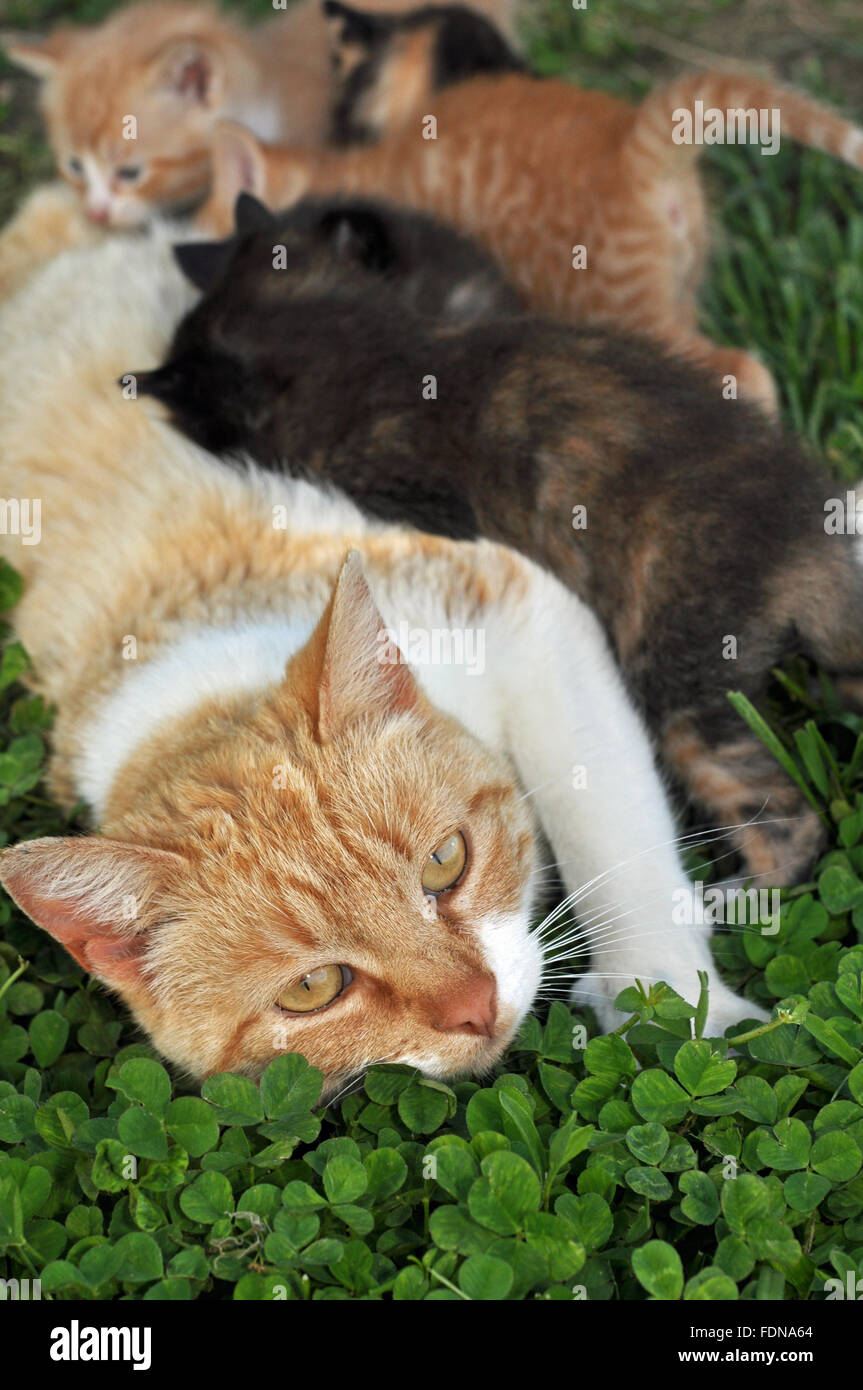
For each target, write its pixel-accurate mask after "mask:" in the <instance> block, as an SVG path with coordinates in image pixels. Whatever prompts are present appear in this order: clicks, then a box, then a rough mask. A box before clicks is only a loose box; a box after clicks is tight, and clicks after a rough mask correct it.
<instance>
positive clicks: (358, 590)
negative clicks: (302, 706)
mask: <svg viewBox="0 0 863 1390" xmlns="http://www.w3.org/2000/svg"><path fill="white" fill-rule="evenodd" d="M288 674H289V678H290V677H293V679H292V680H291V682H290V683H291V685H292V687H293V688H295V689H296V688H297V687H299V690H300V693H301V695H302V697H303V698H304V699H305V700H306V703H307V705H308V706H309V708H310V709H311V710H312V711H313V713H314V714H316V721H317V733H318V737H319V739H320V740H321V742H322V743H330V742H332V740H333V739H335V738H337V737H338V736H339V734H341V733H342V732H343V731H344V730H345V729H347V728H349V727H350V726H351V725H353V724H356V723H359V722H360V721H361V720H368V719H378V720H385V719H388V718H391V717H392V716H393V715H396V714H401V713H404V712H406V711H408V710H411V709H415V708H417V707H418V706H419V705H420V704H421V703H422V695H421V694H420V691H419V688H418V686H417V683H416V681H415V680H414V678H413V676H412V675H411V672H410V668H409V667H408V666H407V665H406V664H405V662H404V658H403V657H402V654H401V652H400V651H399V649H398V647H397V646H396V644H395V642H394V641H393V639H392V636H391V634H390V633H389V632H388V631H387V629H386V627H385V625H384V620H383V618H382V617H381V615H380V613H379V612H378V608H377V605H376V603H375V601H374V599H373V598H372V595H371V590H370V589H369V586H368V584H367V583H366V580H365V576H364V575H363V568H362V564H361V562H360V557H359V554H358V553H357V551H355V550H352V551H351V552H350V553H349V555H348V556H347V559H346V560H345V562H344V564H343V566H342V569H341V573H340V574H339V577H338V580H337V581H336V586H335V588H334V590H333V593H332V597H331V598H330V601H329V603H328V605H327V607H326V610H325V612H324V615H323V617H322V618H321V621H320V623H319V624H318V626H317V628H316V629H315V631H314V633H313V634H312V636H311V637H310V639H309V641H308V643H307V644H306V647H305V648H304V649H303V651H302V652H301V653H300V654H299V657H297V658H294V661H293V662H292V663H291V666H290V667H289V672H288Z"/></svg>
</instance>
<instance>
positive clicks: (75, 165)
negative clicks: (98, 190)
mask: <svg viewBox="0 0 863 1390" xmlns="http://www.w3.org/2000/svg"><path fill="white" fill-rule="evenodd" d="M67 164H68V166H69V173H70V174H83V172H84V165H83V164H82V163H81V161H80V159H78V158H77V157H76V156H75V155H74V154H73V155H70V157H69V159H68V160H67Z"/></svg>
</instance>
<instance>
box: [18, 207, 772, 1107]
mask: <svg viewBox="0 0 863 1390" xmlns="http://www.w3.org/2000/svg"><path fill="white" fill-rule="evenodd" d="M188 300H189V294H188V291H187V289H186V288H185V285H184V282H183V280H182V277H181V275H180V272H179V270H178V269H177V267H176V265H175V264H174V261H173V256H172V254H171V249H170V245H169V243H168V241H167V239H166V237H165V236H164V234H160V233H159V232H158V229H157V231H156V234H155V235H153V236H151V237H149V238H140V239H136V240H135V241H134V242H132V243H129V244H126V243H124V241H123V240H121V239H118V238H107V239H105V240H103V241H102V243H101V244H100V245H99V246H97V247H95V248H85V249H82V250H77V251H76V250H67V251H66V252H64V253H63V254H62V255H60V256H59V257H57V258H56V259H54V260H53V261H52V262H51V263H50V264H49V265H47V266H46V267H45V268H44V269H43V270H42V271H41V272H40V273H39V274H38V275H36V276H34V277H33V279H32V280H31V281H30V283H29V284H28V285H27V286H26V287H25V288H24V289H23V290H21V291H20V292H19V293H18V294H16V295H14V296H13V297H12V298H11V299H9V300H8V301H6V303H5V305H3V306H2V307H0V343H2V344H3V349H2V371H0V490H2V492H3V495H5V496H10V495H12V494H13V493H15V494H21V493H23V494H25V495H27V496H31V497H39V498H40V499H42V504H43V505H42V511H43V535H42V540H41V543H40V544H39V545H38V546H27V545H23V544H21V543H20V540H19V538H18V537H16V536H12V535H8V534H7V535H5V536H3V537H2V540H0V544H2V549H3V553H4V555H6V556H7V557H8V558H9V559H10V560H11V561H12V562H13V563H14V564H16V565H17V566H18V567H19V568H20V569H21V570H22V572H23V574H24V578H25V584H26V587H25V592H24V596H23V598H22V600H21V602H20V604H19V605H18V608H17V610H16V612H15V615H14V622H15V630H16V634H17V635H18V636H19V637H20V638H21V640H22V641H23V642H24V643H25V644H26V646H27V648H28V650H29V653H30V655H31V657H32V659H33V662H34V666H35V670H36V672H37V673H38V681H37V683H38V688H39V689H40V690H41V691H42V693H43V694H44V696H45V698H46V699H47V700H50V701H51V702H52V703H53V704H54V705H56V708H57V716H56V721H55V725H54V731H53V735H52V754H51V761H50V786H51V789H52V791H53V793H54V794H55V795H56V796H58V797H59V798H60V799H61V800H62V801H63V802H64V804H66V805H70V804H72V803H75V802H76V801H78V800H79V799H81V800H83V801H85V802H86V803H87V804H88V805H89V807H90V808H91V812H92V819H93V824H94V827H97V828H98V830H99V832H100V833H98V834H96V835H93V836H83V837H75V838H60V839H39V840H33V841H29V842H26V843H22V844H20V845H17V846H15V847H13V848H11V849H8V850H6V851H5V852H4V854H3V855H2V858H0V877H2V881H3V883H4V884H5V886H6V887H7V889H8V890H9V892H10V893H11V894H12V896H13V897H14V898H15V900H16V901H17V902H18V903H19V904H20V906H21V907H22V908H23V910H24V911H25V912H27V913H28V914H29V915H30V916H31V917H32V918H33V920H34V921H35V922H37V923H39V924H40V925H41V926H42V927H44V928H45V929H46V930H47V931H49V932H51V933H52V934H53V935H54V936H55V937H56V938H57V939H58V940H59V941H61V942H62V943H63V945H64V946H66V947H67V949H69V950H70V951H71V952H72V954H73V955H74V956H75V957H76V959H77V960H78V961H79V962H80V963H81V964H82V965H83V966H84V967H85V968H86V969H87V970H89V971H91V972H92V973H93V974H94V975H95V976H96V977H97V978H98V979H100V980H102V981H103V982H104V983H106V984H107V985H108V986H109V987H110V988H111V989H113V990H115V991H117V992H119V994H120V995H122V997H123V999H124V1000H125V1002H126V1003H127V1005H128V1006H129V1008H130V1009H131V1010H132V1012H133V1014H134V1016H135V1018H136V1019H137V1021H138V1022H139V1024H140V1025H141V1026H142V1027H143V1028H145V1029H146V1030H147V1032H148V1033H149V1035H150V1036H151V1037H152V1039H153V1041H154V1044H155V1045H156V1047H158V1048H159V1050H160V1051H161V1052H162V1053H163V1054H164V1055H165V1056H166V1057H167V1058H169V1059H170V1060H172V1061H173V1062H175V1063H176V1064H177V1065H178V1066H180V1067H182V1068H183V1069H185V1070H186V1071H187V1072H188V1073H190V1074H192V1075H194V1076H198V1077H200V1076H205V1075H207V1074H209V1073H212V1072H216V1071H222V1070H226V1069H230V1070H235V1071H240V1072H245V1073H248V1074H250V1075H256V1074H257V1073H258V1072H260V1070H261V1069H262V1068H263V1067H264V1066H265V1065H266V1064H267V1062H268V1061H269V1060H270V1059H271V1058H272V1057H273V1056H274V1055H276V1054H277V1053H278V1052H280V1051H298V1052H301V1053H303V1054H304V1055H305V1056H306V1057H307V1058H308V1059H309V1061H310V1062H312V1063H313V1064H315V1065H316V1066H319V1067H321V1068H322V1070H323V1072H324V1074H325V1078H326V1088H327V1091H328V1092H332V1091H333V1090H334V1088H336V1087H337V1086H339V1085H341V1084H343V1083H344V1081H345V1079H346V1078H348V1077H350V1076H351V1075H352V1074H353V1073H354V1072H355V1071H356V1070H358V1069H359V1068H362V1067H365V1066H366V1065H368V1064H369V1063H370V1062H372V1061H375V1060H381V1059H384V1058H386V1059H388V1060H392V1061H403V1062H407V1063H409V1064H411V1065H414V1066H416V1067H418V1068H421V1069H422V1070H423V1071H426V1072H429V1073H430V1074H433V1075H438V1076H444V1075H450V1074H451V1073H454V1072H466V1071H472V1072H473V1071H483V1070H486V1069H487V1068H488V1067H489V1066H490V1065H491V1064H492V1063H493V1062H494V1061H495V1060H496V1059H497V1058H498V1057H499V1056H500V1055H501V1052H502V1050H503V1048H504V1047H505V1046H506V1044H507V1042H508V1041H509V1039H510V1038H511V1037H512V1035H513V1032H514V1030H515V1028H516V1026H517V1025H518V1022H519V1020H520V1019H521V1018H522V1017H523V1016H524V1014H525V1012H526V1011H527V1010H528V1009H530V1007H531V1005H532V1002H533V999H534V996H535V993H536V990H537V987H538V984H539V981H540V978H541V975H542V973H543V965H542V945H543V943H541V942H540V941H539V940H538V938H537V937H536V936H535V935H531V933H530V924H531V912H532V908H533V905H534V900H535V895H536V890H537V885H538V880H537V876H536V874H535V872H534V870H535V868H536V865H537V841H536V833H537V830H538V829H541V830H542V832H543V833H544V835H545V836H546V837H547V839H548V842H549V844H550V846H551V855H552V858H553V860H554V861H555V862H556V863H558V864H559V866H560V871H561V873H562V875H563V876H564V879H565V882H566V885H567V889H568V890H569V891H570V892H575V891H579V892H580V894H581V897H580V900H579V904H578V908H579V911H580V912H583V913H585V914H586V915H585V921H586V922H588V921H590V920H591V919H592V922H593V925H592V926H586V927H585V939H586V940H588V941H589V940H590V939H591V932H592V931H596V930H598V928H597V926H596V924H597V923H602V922H605V923H608V922H609V921H610V920H611V919H612V918H613V919H614V921H615V923H616V924H617V925H616V928H615V933H614V940H613V941H612V940H611V939H609V940H605V939H603V940H602V945H601V950H600V952H599V954H598V956H597V959H596V961H595V966H594V970H593V971H592V972H591V973H589V974H588V975H587V976H586V977H585V978H584V979H583V980H582V981H580V983H579V990H578V997H579V999H580V1000H582V1001H586V1002H589V1003H590V1004H592V1005H593V1006H594V1007H595V1008H596V1009H597V1011H598V1014H599V1017H600V1019H601V1021H602V1023H603V1025H604V1026H606V1027H608V1026H610V1025H611V1024H616V1023H617V1022H618V1021H619V1017H620V1015H619V1014H617V1012H616V1011H615V1009H614V1008H613V1000H614V998H615V996H616V994H617V993H618V991H619V990H620V989H621V988H623V987H624V986H625V985H626V984H627V983H629V982H630V981H631V980H632V978H633V977H634V976H637V977H638V978H641V979H643V980H645V981H648V980H652V979H656V978H657V977H659V976H662V977H663V978H664V979H666V980H667V981H668V982H669V983H670V984H672V985H673V986H674V987H675V988H677V989H679V990H682V991H684V992H685V993H686V994H687V995H688V996H689V997H690V998H692V997H694V995H695V994H696V993H697V988H698V982H697V975H696V972H697V970H699V969H711V970H712V966H711V960H710V954H709V949H708V942H707V936H708V931H707V929H706V928H704V927H700V928H699V927H688V928H687V927H683V926H680V925H676V924H675V923H674V921H673V916H674V912H675V905H676V904H677V903H679V901H680V897H679V895H680V893H681V892H685V891H686V879H685V877H684V875H683V872H682V869H681V866H680V862H679V859H678V856H677V853H676V850H675V841H674V836H675V829H674V824H673V822H672V819H671V816H670V814H669V810H668V806H667V803H666V800H665V797H664V795H663V791H662V788H661V786H660V784H659V781H658V779H657V776H656V773H655V771H654V768H653V764H652V758H651V752H650V748H649V744H648V742H647V739H646V737H645V734H644V731H643V728H642V726H641V724H640V721H639V719H638V717H637V716H636V714H635V712H634V710H633V709H632V706H631V704H630V703H629V701H628V699H627V697H626V696H625V694H624V691H623V688H622V685H621V683H620V680H619V677H618V676H617V673H616V671H615V668H614V663H613V660H612V658H611V656H610V653H609V652H608V649H607V646H606V643H605V641H604V639H603V637H602V634H601V632H600V630H599V627H598V625H597V623H596V621H595V619H594V618H593V616H592V615H591V614H590V612H589V610H587V609H586V608H585V607H584V606H583V605H582V604H581V603H580V602H579V601H578V600H577V599H576V598H575V597H574V596H573V595H571V594H569V593H568V592H567V591H566V590H565V589H563V588H562V586H560V585H559V584H558V583H557V582H556V581H555V580H554V579H553V578H552V577H551V576H550V575H547V574H545V573H543V572H542V571H541V570H539V569H537V568H535V567H534V566H532V565H531V564H530V563H529V562H527V561H523V560H521V559H520V558H519V557H518V556H516V555H514V554H512V553H511V552H508V551H506V550H504V549H502V548H498V547H496V546H493V545H489V544H478V545H463V544H454V543H452V542H449V541H446V540H439V539H433V538H430V537H422V536H419V535H417V534H416V533H409V532H405V531H402V530H398V529H395V528H392V527H386V526H382V525H376V524H373V523H370V522H368V521H367V520H364V518H363V517H362V515H361V514H360V512H359V511H358V510H357V509H356V508H355V507H354V506H353V505H352V504H350V503H349V502H348V501H346V500H345V499H344V497H340V496H338V495H336V494H335V493H330V492H328V491H325V490H321V489H320V488H319V487H314V486H312V485H310V484H309V483H307V482H304V481H297V480H291V479H285V478H277V477H274V476H272V475H267V474H265V473H261V472H260V471H258V470H256V469H254V468H252V467H249V468H246V469H244V470H242V471H239V470H237V469H235V468H229V467H227V466H226V465H224V464H222V463H220V462H219V461H218V460H217V459H215V458H214V457H212V456H211V455H209V454H207V453H205V452H203V451H202V450H200V449H199V448H197V447H196V446H194V445H192V444H190V443H188V442H187V441H186V440H185V439H183V437H182V436H181V435H179V434H178V433H177V432H176V431H174V430H173V429H171V428H170V427H168V426H167V425H165V424H164V423H163V422H162V421H161V420H160V419H158V418H156V416H157V413H158V411H157V408H155V407H154V406H153V405H151V404H148V403H146V402H142V401H137V402H136V401H134V400H129V399H125V398H124V397H123V396H122V395H121V393H120V392H118V391H117V389H116V386H115V385H114V384H113V383H114V378H115V377H116V376H117V374H118V372H119V371H120V370H121V368H122V366H123V364H124V362H125V361H126V360H127V357H128V353H129V344H130V343H134V344H135V346H136V350H137V352H139V353H140V354H142V356H143V360H144V361H145V362H146V361H147V360H149V361H151V362H153V363H155V362H156V361H158V360H159V359H160V358H161V357H162V356H163V355H164V353H165V351H166V349H167V346H168V344H169V342H170V338H171V334H172V332H173V330H174V327H175V325H176V321H177V318H178V316H179V315H180V314H181V313H182V312H183V309H184V307H185V306H186V304H187V303H188ZM139 360H141V359H140V358H139ZM354 552H356V553H354ZM346 555H348V559H347V561H346V560H345V556H346ZM363 572H364V573H365V576H366V578H365V579H364V577H363ZM436 634H437V636H438V637H440V639H441V644H442V645H440V646H439V649H438V657H437V658H436V657H435V648H434V645H433V642H432V645H431V646H430V648H429V650H428V651H427V652H424V651H423V646H424V642H423V639H424V638H426V639H429V641H431V639H434V638H435V635H436ZM447 638H449V639H450V644H449V646H448V645H447V642H446V640H445V639H447ZM470 638H472V639H473V640H472V642H469V640H468V639H470ZM459 639H461V640H462V642H463V644H464V649H465V652H466V653H467V652H473V657H474V659H472V660H468V659H465V658H463V657H460V656H459V650H458V642H459ZM396 642H402V643H403V644H404V645H405V647H406V649H407V650H406V653H405V654H406V655H409V656H410V658H411V661H412V663H413V664H412V666H411V667H409V666H408V665H406V664H404V662H403V661H399V660H397V659H396V658H397V656H398V649H397V647H396V645H395V643H396ZM453 643H454V645H453ZM448 652H449V657H448V655H447V653H448ZM450 658H451V659H450ZM576 765H579V766H581V767H582V768H585V769H586V770H587V774H588V775H587V784H586V785H585V786H580V787H579V789H578V790H574V789H573V770H572V769H573V767H574V766H576ZM534 817H536V819H535V820H534ZM603 935H604V934H603ZM556 954H557V952H556V951H552V955H556ZM712 973H713V975H714V977H715V971H712ZM561 978H562V977H561V976H560V975H558V974H557V973H556V971H552V972H551V973H549V974H547V976H546V980H547V982H548V983H549V984H550V986H552V987H553V986H554V985H555V984H560V983H561ZM758 1013H759V1011H758V1010H757V1009H756V1008H754V1007H752V1006H749V1005H747V1004H746V1003H745V1002H744V1001H742V1000H740V999H739V998H737V997H736V996H735V995H734V994H732V993H731V992H730V991H729V990H728V989H727V988H725V987H724V986H723V985H722V984H721V983H720V982H717V983H716V984H714V986H713V989H712V1007H711V1015H710V1023H709V1030H717V1031H720V1032H721V1031H722V1030H723V1029H724V1028H725V1027H726V1026H727V1025H729V1024H731V1023H733V1022H736V1021H737V1020H738V1019H739V1018H740V1017H741V1016H742V1015H747V1016H754V1015H757V1014H758Z"/></svg>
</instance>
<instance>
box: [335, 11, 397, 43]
mask: <svg viewBox="0 0 863 1390" xmlns="http://www.w3.org/2000/svg"><path fill="white" fill-rule="evenodd" d="M323 11H324V17H325V18H326V19H327V20H328V21H329V23H328V27H329V30H330V42H331V44H333V46H338V44H340V43H358V44H363V45H368V44H370V43H372V42H373V40H374V39H375V37H376V36H377V35H378V34H380V33H383V32H384V31H385V30H386V29H387V28H389V27H390V25H388V24H387V22H386V18H385V17H384V16H382V15H376V14H369V13H368V12H367V11H366V10H355V9H354V7H353V6H352V5H343V4H342V3H341V0H324V3H323Z"/></svg>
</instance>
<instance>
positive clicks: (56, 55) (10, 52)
mask: <svg viewBox="0 0 863 1390" xmlns="http://www.w3.org/2000/svg"><path fill="white" fill-rule="evenodd" d="M74 42H75V32H74V30H72V29H55V31H54V33H53V34H48V36H47V37H46V38H44V39H38V38H34V37H33V36H32V35H31V34H0V49H2V50H3V52H4V53H5V54H6V57H7V58H8V59H9V62H10V63H14V64H15V66H16V68H23V69H24V71H25V72H32V74H33V76H34V77H41V78H42V80H43V81H44V80H45V79H46V78H48V77H53V76H54V74H55V73H56V71H57V69H58V68H59V67H60V65H61V63H62V62H63V60H64V59H65V58H66V57H67V56H68V54H69V50H70V49H71V47H72V45H73V43H74Z"/></svg>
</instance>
